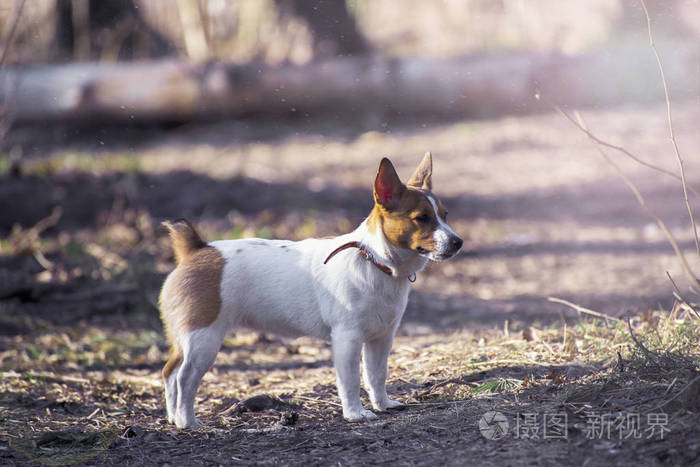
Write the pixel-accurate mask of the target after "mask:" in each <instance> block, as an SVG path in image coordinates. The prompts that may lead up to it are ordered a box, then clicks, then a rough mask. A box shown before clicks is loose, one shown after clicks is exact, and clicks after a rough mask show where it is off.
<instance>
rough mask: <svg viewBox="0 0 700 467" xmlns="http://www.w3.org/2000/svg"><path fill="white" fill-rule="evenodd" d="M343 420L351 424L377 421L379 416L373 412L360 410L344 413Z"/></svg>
mask: <svg viewBox="0 0 700 467" xmlns="http://www.w3.org/2000/svg"><path fill="white" fill-rule="evenodd" d="M343 418H344V419H345V420H347V421H349V422H362V421H365V420H376V419H377V418H378V417H377V414H375V413H374V412H372V411H371V410H367V409H365V408H360V409H357V410H352V411H350V410H349V411H347V412H344V413H343Z"/></svg>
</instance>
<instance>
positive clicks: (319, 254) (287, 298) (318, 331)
mask: <svg viewBox="0 0 700 467" xmlns="http://www.w3.org/2000/svg"><path fill="white" fill-rule="evenodd" d="M431 173H432V160H431V157H430V155H429V154H427V155H426V157H425V158H424V160H423V162H422V163H421V165H420V166H419V168H418V169H417V170H416V173H415V174H414V175H413V177H412V178H411V181H410V182H409V184H408V186H406V185H403V184H402V183H401V182H400V180H399V179H398V176H397V175H396V172H395V171H394V169H393V166H392V165H391V163H390V162H389V161H388V159H384V160H382V163H381V164H380V169H379V173H378V174H377V179H376V181H375V186H374V196H375V208H374V209H373V210H372V212H371V213H370V215H369V217H368V218H367V219H365V221H364V222H363V223H362V224H361V225H360V226H359V227H358V228H357V229H356V230H355V231H353V232H351V233H349V234H346V235H342V236H339V237H336V238H331V239H308V240H303V241H300V242H291V241H286V240H261V239H246V240H223V241H217V242H212V243H209V244H205V243H204V242H203V241H202V240H201V239H200V238H199V236H198V235H197V233H196V232H195V231H194V229H193V228H192V226H191V225H190V224H189V223H187V222H186V221H181V222H176V223H174V224H166V225H167V226H168V227H169V229H170V232H171V236H172V239H173V248H174V250H175V255H176V259H177V262H178V267H177V268H176V269H175V270H174V271H173V272H172V273H171V274H170V276H168V279H167V280H166V282H165V284H164V285H163V290H162V292H161V298H160V306H161V315H162V318H163V322H164V324H165V327H166V330H167V333H168V338H169V340H170V342H171V344H172V354H171V358H170V360H169V361H168V362H167V364H166V365H165V368H164V369H163V377H164V380H165V388H166V403H167V412H168V419H169V420H170V421H171V422H174V423H175V424H176V425H177V426H178V427H181V428H182V427H189V426H193V425H197V424H199V421H198V420H197V419H196V418H195V416H194V397H195V393H196V391H197V388H198V386H199V383H200V381H201V378H202V376H203V375H204V373H206V371H208V370H209V369H210V368H211V366H212V365H213V363H214V360H215V358H216V354H217V353H218V350H219V347H220V346H221V342H222V340H223V338H224V335H225V333H226V331H227V330H229V329H238V328H250V329H255V330H258V331H262V332H273V333H277V334H281V335H286V336H291V337H296V336H301V335H309V336H313V337H318V338H321V339H327V340H330V341H331V343H332V348H333V361H334V366H335V370H336V376H337V384H338V393H339V395H340V399H341V402H342V406H343V416H344V417H345V418H346V419H348V420H351V421H357V420H362V419H371V418H376V415H375V414H374V413H373V412H371V411H369V410H366V409H365V408H364V407H363V406H362V404H361V402H360V358H361V356H362V361H363V366H364V379H365V385H366V387H367V390H368V392H369V395H370V400H371V402H372V406H373V408H374V409H375V410H379V411H381V410H386V409H388V408H391V407H396V406H398V405H400V403H399V402H396V401H393V400H391V399H389V397H388V396H387V393H386V388H385V381H386V375H387V358H388V355H389V351H390V350H391V345H392V342H393V338H394V334H395V332H396V329H397V328H398V325H399V322H400V321H401V317H402V316H403V313H404V310H405V309H406V303H407V300H408V292H409V285H410V284H409V279H410V278H411V279H412V278H414V277H415V274H416V273H417V272H419V271H420V270H422V269H423V267H424V266H425V264H426V263H427V261H428V260H430V259H432V260H435V261H440V260H442V259H446V258H448V257H451V256H453V255H454V254H455V253H456V252H457V251H459V249H460V248H461V245H462V240H461V239H460V238H459V237H458V236H457V235H456V234H455V233H454V232H453V231H452V230H451V229H450V228H449V226H447V224H446V223H445V221H444V218H445V214H446V213H445V211H444V208H442V206H441V205H440V203H439V201H437V200H436V199H435V198H434V197H433V195H432V193H431V192H430V185H431V184H430V176H431ZM356 248H357V249H356ZM358 249H359V252H358ZM358 253H361V254H358Z"/></svg>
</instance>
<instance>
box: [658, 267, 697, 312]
mask: <svg viewBox="0 0 700 467" xmlns="http://www.w3.org/2000/svg"><path fill="white" fill-rule="evenodd" d="M666 275H667V276H668V280H670V281H671V284H672V285H673V289H674V290H675V295H676V298H677V299H678V301H679V302H681V303H682V304H683V305H685V306H686V307H687V308H688V309H689V310H691V311H692V312H693V313H694V314H695V316H696V317H698V318H700V313H698V310H696V309H695V307H693V306H692V305H691V304H690V302H688V300H686V299H685V298H683V295H681V291H680V289H679V288H678V286H677V285H676V282H675V281H674V280H673V277H671V273H670V272H668V271H666Z"/></svg>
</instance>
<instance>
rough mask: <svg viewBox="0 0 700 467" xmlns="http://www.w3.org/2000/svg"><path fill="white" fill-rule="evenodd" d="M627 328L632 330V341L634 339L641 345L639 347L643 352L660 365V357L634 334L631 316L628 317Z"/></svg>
mask: <svg viewBox="0 0 700 467" xmlns="http://www.w3.org/2000/svg"><path fill="white" fill-rule="evenodd" d="M627 328H628V329H629V331H630V337H631V338H632V341H634V343H635V344H636V345H637V347H639V349H641V350H642V352H644V355H646V357H647V359H648V360H650V361H652V362H654V363H655V364H657V365H658V358H657V357H656V355H655V354H654V353H653V352H651V351H650V350H649V349H647V348H646V347H645V346H644V344H642V343H641V342H639V339H637V336H635V335H634V331H633V330H632V323H631V322H630V320H629V318H628V319H627Z"/></svg>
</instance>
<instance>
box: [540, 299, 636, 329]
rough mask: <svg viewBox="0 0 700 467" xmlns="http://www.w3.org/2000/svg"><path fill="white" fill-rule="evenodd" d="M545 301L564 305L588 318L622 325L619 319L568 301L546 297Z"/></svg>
mask: <svg viewBox="0 0 700 467" xmlns="http://www.w3.org/2000/svg"><path fill="white" fill-rule="evenodd" d="M547 301H549V302H552V303H561V304H562V305H566V306H568V307H571V308H573V309H574V310H576V311H578V312H579V313H583V314H586V315H590V316H595V317H596V318H600V319H604V320H605V321H608V320H612V321H617V322H618V323H624V321H623V320H621V319H620V318H615V317H614V316H608V315H605V314H603V313H599V312H597V311H593V310H589V309H588V308H584V307H582V306H579V305H576V304H575V303H571V302H569V301H566V300H564V299H561V298H557V297H547Z"/></svg>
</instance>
